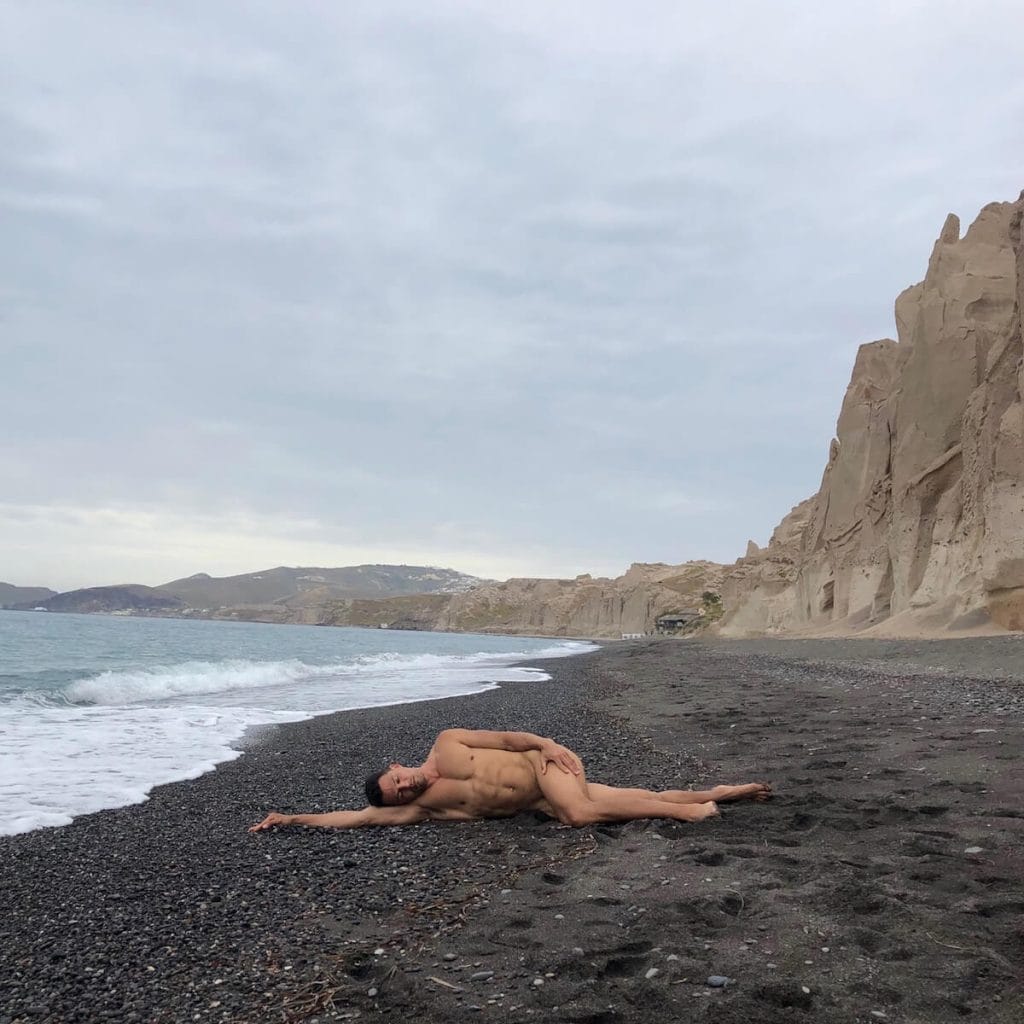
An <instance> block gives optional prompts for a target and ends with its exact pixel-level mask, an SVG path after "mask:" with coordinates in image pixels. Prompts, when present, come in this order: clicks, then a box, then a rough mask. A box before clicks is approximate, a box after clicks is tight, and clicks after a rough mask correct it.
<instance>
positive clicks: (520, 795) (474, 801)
mask: <svg viewBox="0 0 1024 1024" xmlns="http://www.w3.org/2000/svg"><path fill="white" fill-rule="evenodd" d="M431 763H432V764H433V766H434V767H435V768H436V770H437V771H438V772H439V773H440V775H441V778H439V779H438V780H437V781H436V782H434V783H432V784H431V786H430V787H429V788H428V789H427V790H426V792H424V793H423V794H422V795H421V796H420V797H419V798H418V799H417V800H416V803H417V804H418V805H419V806H420V807H423V808H425V809H426V810H427V811H429V812H430V815H431V817H433V818H444V819H460V818H461V819H468V818H505V817H509V816H510V815H513V814H518V813H519V812H520V811H526V810H531V809H533V808H537V807H538V806H539V805H541V804H542V803H543V797H542V795H541V791H540V786H539V785H538V784H537V772H538V770H539V768H540V755H539V754H538V753H537V751H533V750H531V751H528V752H526V753H513V752H511V751H507V750H488V749H482V748H479V747H467V746H465V745H464V744H462V743H446V742H443V741H439V742H438V743H437V744H436V745H435V746H434V749H433V750H431V752H430V755H429V757H428V758H427V761H426V764H427V765H429V764H431Z"/></svg>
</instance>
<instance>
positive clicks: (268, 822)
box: [249, 811, 295, 832]
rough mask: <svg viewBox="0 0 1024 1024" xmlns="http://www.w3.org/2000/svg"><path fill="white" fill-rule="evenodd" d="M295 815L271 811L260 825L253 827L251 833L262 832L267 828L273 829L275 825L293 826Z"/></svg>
mask: <svg viewBox="0 0 1024 1024" xmlns="http://www.w3.org/2000/svg"><path fill="white" fill-rule="evenodd" d="M294 817H295V815H293V814H278V813H277V811H271V812H270V813H269V814H268V815H267V816H266V817H265V818H264V819H263V820H262V821H261V822H260V823H259V824H258V825H253V826H252V827H251V828H250V829H249V831H250V832H262V831H263V830H264V829H266V828H273V827H274V826H275V825H291V824H293V819H294Z"/></svg>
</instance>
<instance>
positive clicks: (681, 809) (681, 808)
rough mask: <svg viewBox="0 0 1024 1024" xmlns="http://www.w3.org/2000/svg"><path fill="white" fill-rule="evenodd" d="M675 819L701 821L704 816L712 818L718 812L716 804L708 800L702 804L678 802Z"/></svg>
mask: <svg viewBox="0 0 1024 1024" xmlns="http://www.w3.org/2000/svg"><path fill="white" fill-rule="evenodd" d="M677 810H678V814H679V816H678V818H676V820H677V821H703V820H704V819H705V818H714V817H716V816H717V814H718V805H717V804H715V803H714V802H713V801H711V800H709V801H708V802H707V803H704V804H678V805H677Z"/></svg>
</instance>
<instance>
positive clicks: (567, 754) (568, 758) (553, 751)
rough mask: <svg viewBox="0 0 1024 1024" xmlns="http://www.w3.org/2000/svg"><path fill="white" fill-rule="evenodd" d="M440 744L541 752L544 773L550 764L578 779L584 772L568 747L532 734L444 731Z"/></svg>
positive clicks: (468, 730) (519, 751)
mask: <svg viewBox="0 0 1024 1024" xmlns="http://www.w3.org/2000/svg"><path fill="white" fill-rule="evenodd" d="M437 742H438V743H445V742H448V743H461V744H463V746H466V747H475V748H478V749H483V750H511V751H514V752H516V753H525V752H526V751H528V750H539V751H540V753H541V756H542V757H543V758H544V767H543V769H542V771H547V767H548V762H549V761H550V762H552V763H553V764H556V765H558V767H559V768H561V769H562V771H563V772H566V773H569V772H571V773H572V774H573V775H579V774H580V773H581V772H582V771H583V766H582V765H581V764H580V759H579V758H578V757H577V756H576V755H575V754H574V753H573V752H572V751H571V750H569V748H568V747H563V746H562V745H561V744H560V743H556V742H555V741H554V740H553V739H549V738H548V737H545V736H536V735H535V734H534V733H532V732H492V731H491V730H489V729H445V730H444V732H442V733H440V734H439V735H438V737H437Z"/></svg>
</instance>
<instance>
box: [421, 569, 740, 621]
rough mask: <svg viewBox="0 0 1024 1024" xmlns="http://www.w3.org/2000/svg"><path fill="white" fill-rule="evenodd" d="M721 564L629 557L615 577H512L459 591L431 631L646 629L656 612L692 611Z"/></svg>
mask: <svg viewBox="0 0 1024 1024" xmlns="http://www.w3.org/2000/svg"><path fill="white" fill-rule="evenodd" d="M723 570H724V567H723V566H721V565H718V564H717V563H714V562H686V563H684V564H682V565H665V564H663V563H660V562H658V563H653V564H648V563H636V564H634V565H633V566H631V568H630V569H629V571H628V572H627V573H626V574H625V575H623V576H619V577H617V578H615V579H606V578H594V577H591V576H589V575H583V576H577V577H576V579H574V580H546V579H511V580H507V581H506V582H504V583H492V584H488V585H485V586H482V587H477V588H475V589H474V590H471V591H469V592H468V593H466V594H458V595H456V596H455V597H453V598H452V600H451V601H450V602H449V603H448V605H447V606H446V607H445V609H444V611H443V613H442V614H441V616H440V617H439V618H438V620H437V622H436V624H435V627H434V628H436V629H444V630H453V631H456V632H461V631H467V632H473V631H479V632H494V633H521V634H530V635H535V636H536V635H539V636H593V637H619V636H621V635H622V634H623V633H647V632H651V631H653V629H654V626H655V620H656V619H657V618H658V616H659V615H665V614H668V613H670V612H676V611H684V610H688V609H695V608H697V607H699V605H700V604H701V594H702V593H703V592H704V591H706V590H710V591H715V592H717V591H718V590H719V588H720V586H721V582H722V576H723Z"/></svg>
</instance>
